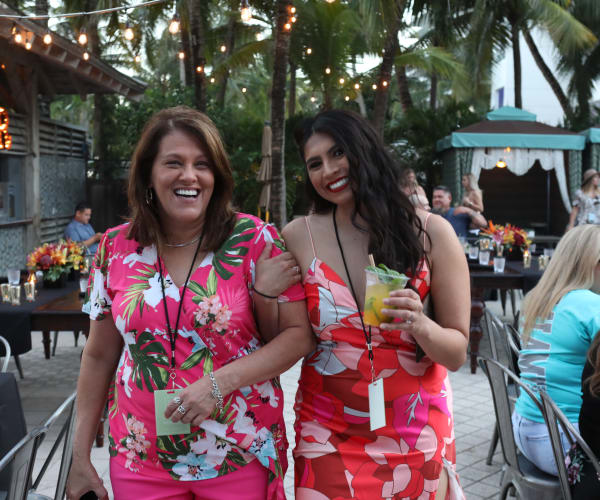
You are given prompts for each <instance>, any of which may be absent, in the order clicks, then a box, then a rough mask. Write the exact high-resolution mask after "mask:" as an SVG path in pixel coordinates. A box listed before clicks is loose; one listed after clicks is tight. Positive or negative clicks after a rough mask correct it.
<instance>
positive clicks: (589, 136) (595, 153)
mask: <svg viewBox="0 0 600 500" xmlns="http://www.w3.org/2000/svg"><path fill="white" fill-rule="evenodd" d="M582 134H583V135H584V136H585V142H586V144H585V151H584V152H583V170H584V171H585V170H587V169H588V168H593V169H594V170H600V128H597V127H592V128H588V129H587V130H584V131H583V132H582Z"/></svg>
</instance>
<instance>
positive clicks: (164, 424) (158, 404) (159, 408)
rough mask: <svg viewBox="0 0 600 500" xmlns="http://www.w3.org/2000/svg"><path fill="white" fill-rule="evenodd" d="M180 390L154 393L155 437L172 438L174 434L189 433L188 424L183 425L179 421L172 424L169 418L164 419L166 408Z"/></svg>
mask: <svg viewBox="0 0 600 500" xmlns="http://www.w3.org/2000/svg"><path fill="white" fill-rule="evenodd" d="M182 390H183V389H167V390H164V391H154V416H155V418H156V435H157V436H172V435H174V434H189V433H190V427H191V426H190V424H184V423H183V422H181V421H179V422H173V421H172V420H171V419H170V418H165V410H166V409H167V406H168V405H169V403H170V402H171V401H173V398H174V397H175V396H177V395H178V394H179V393H180V392H181V391H182ZM175 411H177V410H175Z"/></svg>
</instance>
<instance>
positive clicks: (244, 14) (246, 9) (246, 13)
mask: <svg viewBox="0 0 600 500" xmlns="http://www.w3.org/2000/svg"><path fill="white" fill-rule="evenodd" d="M240 17H241V18H242V21H244V22H245V23H247V22H249V21H250V20H251V19H252V12H250V6H249V5H248V0H242V4H241V11H240Z"/></svg>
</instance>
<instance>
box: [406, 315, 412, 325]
mask: <svg viewBox="0 0 600 500" xmlns="http://www.w3.org/2000/svg"><path fill="white" fill-rule="evenodd" d="M405 323H406V324H407V325H411V324H412V317H411V316H407V317H406V321H405Z"/></svg>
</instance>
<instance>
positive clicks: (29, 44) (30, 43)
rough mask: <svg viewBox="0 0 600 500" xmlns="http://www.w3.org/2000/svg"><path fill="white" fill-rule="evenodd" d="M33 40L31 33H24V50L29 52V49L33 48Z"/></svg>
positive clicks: (33, 36)
mask: <svg viewBox="0 0 600 500" xmlns="http://www.w3.org/2000/svg"><path fill="white" fill-rule="evenodd" d="M34 38H35V35H34V34H33V33H32V32H31V31H27V32H26V33H25V48H26V49H27V50H31V47H33V40H34Z"/></svg>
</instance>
